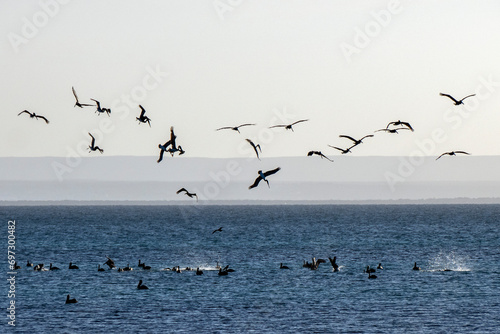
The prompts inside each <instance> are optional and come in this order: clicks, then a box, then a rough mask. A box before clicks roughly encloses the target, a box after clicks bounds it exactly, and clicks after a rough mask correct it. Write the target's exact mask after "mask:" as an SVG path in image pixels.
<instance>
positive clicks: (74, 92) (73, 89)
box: [71, 87, 78, 103]
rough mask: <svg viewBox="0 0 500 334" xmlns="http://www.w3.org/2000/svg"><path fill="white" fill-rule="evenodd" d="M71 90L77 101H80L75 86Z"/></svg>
mask: <svg viewBox="0 0 500 334" xmlns="http://www.w3.org/2000/svg"><path fill="white" fill-rule="evenodd" d="M71 90H72V91H73V95H74V96H75V99H76V102H77V103H78V95H76V91H75V87H71Z"/></svg>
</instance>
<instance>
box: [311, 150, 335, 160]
mask: <svg viewBox="0 0 500 334" xmlns="http://www.w3.org/2000/svg"><path fill="white" fill-rule="evenodd" d="M313 154H316V155H319V156H320V157H321V159H323V158H325V159H326V160H328V161H331V162H333V160H331V159H330V158H328V157H327V156H326V155H324V154H323V153H321V151H309V152H308V153H307V156H308V157H311V156H312V155H313Z"/></svg>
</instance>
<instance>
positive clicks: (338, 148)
mask: <svg viewBox="0 0 500 334" xmlns="http://www.w3.org/2000/svg"><path fill="white" fill-rule="evenodd" d="M328 146H330V147H331V148H334V149H337V150H339V151H342V152H343V151H344V149H342V148H340V147H336V146H332V145H328Z"/></svg>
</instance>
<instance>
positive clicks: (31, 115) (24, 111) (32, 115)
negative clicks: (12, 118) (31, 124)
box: [17, 110, 49, 124]
mask: <svg viewBox="0 0 500 334" xmlns="http://www.w3.org/2000/svg"><path fill="white" fill-rule="evenodd" d="M24 113H26V114H28V115H30V118H34V119H36V120H38V119H39V118H41V119H43V120H44V121H45V123H47V124H49V120H48V119H47V118H45V116H41V115H37V114H35V113H34V112H29V111H28V110H23V111H21V112H20V113H19V114H17V116H19V115H21V114H24Z"/></svg>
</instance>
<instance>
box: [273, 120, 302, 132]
mask: <svg viewBox="0 0 500 334" xmlns="http://www.w3.org/2000/svg"><path fill="white" fill-rule="evenodd" d="M306 121H308V119H301V120H299V121H296V122H293V123H291V124H279V125H273V126H270V127H269V129H272V128H285V130H292V132H294V131H293V128H292V126H294V125H295V124H298V123H301V122H306Z"/></svg>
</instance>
